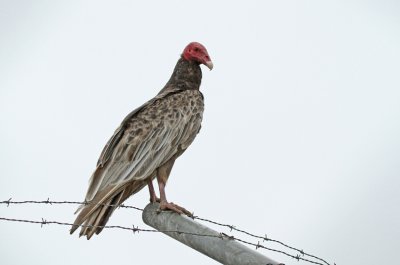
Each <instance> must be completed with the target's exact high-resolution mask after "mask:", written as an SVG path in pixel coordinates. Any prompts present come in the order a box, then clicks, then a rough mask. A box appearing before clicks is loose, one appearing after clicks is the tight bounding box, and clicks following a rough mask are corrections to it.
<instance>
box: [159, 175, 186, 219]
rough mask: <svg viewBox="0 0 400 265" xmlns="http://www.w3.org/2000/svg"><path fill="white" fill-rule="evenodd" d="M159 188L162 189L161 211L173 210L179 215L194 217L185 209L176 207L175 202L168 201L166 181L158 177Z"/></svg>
mask: <svg viewBox="0 0 400 265" xmlns="http://www.w3.org/2000/svg"><path fill="white" fill-rule="evenodd" d="M157 182H158V187H159V189H160V209H161V210H171V211H174V212H176V213H179V214H186V215H188V216H192V214H191V213H190V212H189V211H188V210H186V209H185V208H183V207H181V206H179V205H176V204H175V203H173V202H168V201H167V196H166V194H165V184H166V183H165V181H164V179H163V178H162V177H159V176H157Z"/></svg>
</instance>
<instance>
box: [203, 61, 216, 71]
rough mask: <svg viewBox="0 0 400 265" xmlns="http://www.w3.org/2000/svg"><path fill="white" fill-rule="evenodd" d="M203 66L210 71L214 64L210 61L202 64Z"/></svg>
mask: <svg viewBox="0 0 400 265" xmlns="http://www.w3.org/2000/svg"><path fill="white" fill-rule="evenodd" d="M204 65H205V66H207V67H208V69H210V71H211V70H212V69H213V68H214V64H213V62H212V61H207V62H205V63H204Z"/></svg>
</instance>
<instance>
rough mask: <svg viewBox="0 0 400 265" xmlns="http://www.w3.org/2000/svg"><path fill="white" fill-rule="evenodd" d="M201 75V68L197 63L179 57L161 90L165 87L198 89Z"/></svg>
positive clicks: (165, 88)
mask: <svg viewBox="0 0 400 265" xmlns="http://www.w3.org/2000/svg"><path fill="white" fill-rule="evenodd" d="M201 76H202V74H201V68H200V66H199V64H198V63H196V62H191V61H188V60H186V59H184V58H180V59H179V60H178V62H177V63H176V66H175V69H174V72H173V73H172V75H171V78H170V79H169V81H168V82H167V84H166V85H165V87H164V88H163V89H162V90H161V91H162V92H163V91H165V90H167V89H182V90H199V88H200V84H201ZM160 93H161V92H160Z"/></svg>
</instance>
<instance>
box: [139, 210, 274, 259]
mask: <svg viewBox="0 0 400 265" xmlns="http://www.w3.org/2000/svg"><path fill="white" fill-rule="evenodd" d="M142 219H143V221H144V222H145V223H146V224H147V225H149V226H151V227H153V228H155V229H157V230H158V231H160V232H162V233H164V234H166V235H168V236H170V237H172V238H174V239H176V240H178V241H179V242H181V243H183V244H185V245H187V246H189V247H191V248H193V249H195V250H197V251H199V252H201V253H203V254H204V255H207V256H209V257H210V258H212V259H214V260H216V261H218V262H220V263H222V264H225V265H261V264H262V265H267V264H271V265H278V264H281V263H278V262H276V261H274V260H272V259H270V258H268V257H265V256H263V255H261V254H260V253H259V252H256V251H254V250H252V249H250V248H248V247H246V246H244V245H242V244H240V243H239V242H237V241H235V240H233V239H230V238H229V236H227V235H223V234H221V233H218V232H217V231H215V230H212V229H210V228H208V227H206V226H204V225H202V224H199V223H197V222H195V221H194V220H192V219H191V218H189V217H187V216H182V215H179V214H177V213H174V212H171V211H162V212H160V211H159V204H158V203H153V204H152V203H150V204H148V205H147V206H146V208H145V209H144V211H143V214H142ZM168 231H170V232H168ZM171 231H180V232H183V233H179V232H171ZM201 235H206V236H201Z"/></svg>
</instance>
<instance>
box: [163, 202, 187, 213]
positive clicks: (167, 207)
mask: <svg viewBox="0 0 400 265" xmlns="http://www.w3.org/2000/svg"><path fill="white" fill-rule="evenodd" d="M160 210H162V211H164V210H170V211H173V212H176V213H178V214H186V215H187V216H189V217H192V213H191V212H189V211H188V210H186V209H185V208H183V207H181V206H179V205H177V204H175V203H173V202H167V201H165V202H163V201H161V202H160Z"/></svg>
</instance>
